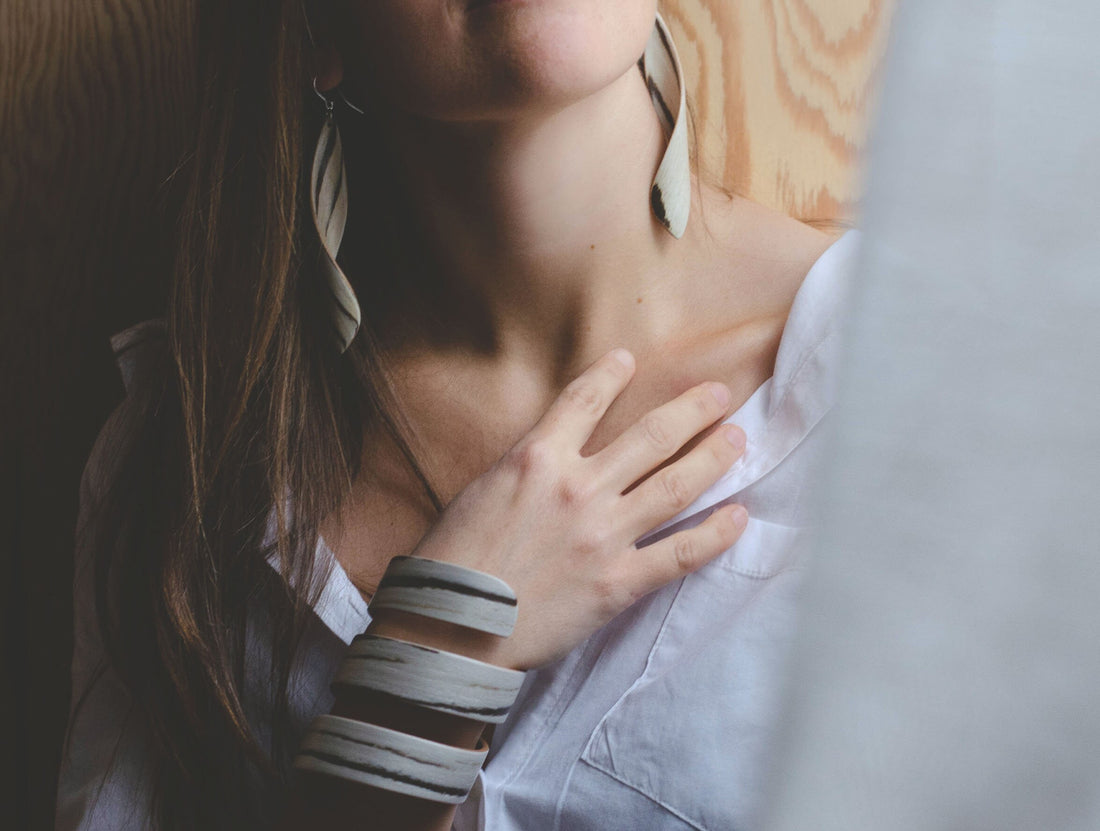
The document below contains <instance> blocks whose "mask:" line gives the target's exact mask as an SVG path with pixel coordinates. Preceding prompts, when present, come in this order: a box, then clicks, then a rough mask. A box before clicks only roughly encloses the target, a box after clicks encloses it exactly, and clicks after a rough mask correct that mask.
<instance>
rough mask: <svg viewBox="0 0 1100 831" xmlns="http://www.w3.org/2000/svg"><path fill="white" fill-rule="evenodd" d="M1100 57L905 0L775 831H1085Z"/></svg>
mask: <svg viewBox="0 0 1100 831" xmlns="http://www.w3.org/2000/svg"><path fill="white" fill-rule="evenodd" d="M1098 42H1100V3H1097V2H1096V0H1080V1H1079V2H1069V1H1068V0H1048V1H1046V2H1035V0H1027V2H1024V1H1023V0H1014V1H1013V2H974V1H973V0H951V1H950V2H948V0H909V2H907V3H906V2H905V0H902V5H901V8H900V9H899V13H898V16H897V17H896V23H895V29H894V43H893V46H892V53H891V56H890V58H889V61H888V67H887V72H886V79H885V88H884V92H883V96H882V99H881V101H882V103H881V108H880V114H879V121H878V129H877V132H876V134H875V142H874V147H875V149H874V151H873V153H872V160H871V162H872V163H871V172H870V187H869V194H868V199H867V203H866V209H865V216H864V219H863V221H862V223H861V224H862V225H863V227H864V229H865V234H864V240H863V242H864V246H865V247H864V250H863V254H862V257H861V262H860V265H859V269H858V275H857V280H856V283H855V286H856V287H855V290H854V292H853V298H852V300H853V307H852V309H853V311H852V317H851V322H850V324H849V331H848V338H847V361H846V365H845V375H844V379H843V383H842V389H843V391H844V392H843V399H842V400H843V403H842V404H841V407H840V409H839V410H838V411H837V412H836V413H835V415H834V424H833V426H834V430H835V432H834V436H835V440H834V442H833V445H832V450H831V453H830V456H829V462H828V464H827V465H826V473H825V475H824V481H823V482H822V483H821V488H820V489H821V493H822V496H821V502H822V509H823V515H824V519H825V528H826V531H825V534H824V537H823V539H822V542H821V547H820V549H819V550H818V551H816V552H815V555H816V562H815V564H814V566H813V568H812V570H811V573H810V575H809V578H808V581H807V584H806V611H805V613H804V615H803V618H802V629H801V634H800V641H799V643H798V644H797V646H796V649H795V655H794V664H793V667H792V669H793V673H794V674H793V678H792V683H791V693H790V700H789V702H788V703H789V709H788V714H787V717H786V719H785V725H784V730H785V736H784V743H783V747H782V752H781V753H780V758H779V762H778V764H777V766H776V770H775V777H774V782H775V788H774V792H773V794H772V796H773V800H772V802H773V810H772V812H771V815H770V819H769V821H768V822H767V823H765V825H764V827H765V828H766V829H767V831H811V829H812V831H832V830H833V829H837V831H840V829H843V830H844V831H879V830H880V829H882V830H883V831H909V829H921V831H929V830H930V829H944V831H946V829H952V831H956V830H957V831H984V830H985V829H990V830H992V829H996V830H997V831H1006V830H1007V829H1028V831H1055V829H1058V830H1059V831H1060V830H1061V829H1081V831H1085V830H1086V829H1087V831H1097V829H1100V208H1098V201H1100V58H1098Z"/></svg>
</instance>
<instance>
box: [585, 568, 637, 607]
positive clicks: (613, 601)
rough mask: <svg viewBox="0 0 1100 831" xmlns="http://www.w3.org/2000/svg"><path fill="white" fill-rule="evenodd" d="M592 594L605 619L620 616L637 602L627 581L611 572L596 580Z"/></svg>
mask: <svg viewBox="0 0 1100 831" xmlns="http://www.w3.org/2000/svg"><path fill="white" fill-rule="evenodd" d="M592 592H593V594H594V595H595V598H596V602H597V604H598V606H599V607H600V609H601V611H602V612H603V615H604V617H611V616H613V615H615V614H618V613H619V612H621V611H622V610H623V609H625V608H627V607H628V606H630V605H631V603H633V602H634V600H635V597H634V595H633V593H632V592H631V591H630V589H629V587H628V586H627V584H626V583H625V581H623V580H622V579H621V578H619V577H617V576H616V575H615V574H614V572H610V571H609V572H605V573H603V574H601V575H600V576H599V577H597V578H596V580H595V581H594V583H593V585H592Z"/></svg>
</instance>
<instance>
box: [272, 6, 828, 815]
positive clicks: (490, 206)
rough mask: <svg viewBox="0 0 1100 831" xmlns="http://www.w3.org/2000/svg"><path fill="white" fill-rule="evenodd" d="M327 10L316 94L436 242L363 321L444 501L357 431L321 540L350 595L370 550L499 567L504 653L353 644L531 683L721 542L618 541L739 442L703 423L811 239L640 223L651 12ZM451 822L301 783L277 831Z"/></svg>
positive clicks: (445, 727) (807, 258) (732, 430)
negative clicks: (523, 674)
mask: <svg viewBox="0 0 1100 831" xmlns="http://www.w3.org/2000/svg"><path fill="white" fill-rule="evenodd" d="M345 6H346V8H345V9H344V10H343V14H344V16H343V17H341V18H339V19H338V20H335V21H329V27H328V28H327V29H326V28H325V27H324V25H321V26H318V29H319V30H320V31H321V37H320V40H321V43H322V48H321V49H320V50H319V53H318V55H317V65H318V84H319V86H320V87H321V88H323V89H328V88H332V87H334V86H336V85H337V84H342V88H343V89H344V90H345V91H346V92H347V94H348V96H349V97H351V98H353V99H354V100H356V101H358V102H360V103H361V104H362V105H364V106H366V107H367V108H369V110H370V112H371V114H372V117H374V119H375V121H376V123H377V124H378V125H379V127H378V129H380V130H381V131H382V132H383V133H384V135H385V137H386V139H387V140H388V141H389V142H390V147H391V152H392V154H393V155H392V158H391V159H388V162H389V163H391V164H392V165H393V166H394V167H396V168H398V169H401V170H402V171H403V172H404V173H405V174H406V175H405V176H404V177H403V179H402V187H403V188H404V189H405V191H406V195H407V197H408V201H409V204H410V205H411V207H412V210H413V211H414V213H415V214H416V216H417V217H418V219H419V222H418V223H417V224H416V228H417V229H418V230H417V231H416V234H417V235H418V238H417V239H415V240H410V241H409V242H410V243H415V244H416V245H418V246H419V247H422V248H423V249H424V250H429V251H431V252H432V262H433V268H432V269H431V270H430V273H429V274H428V276H427V277H423V278H422V279H423V280H424V285H423V286H422V289H421V290H419V291H417V292H410V293H408V294H401V293H397V294H394V295H392V296H390V297H388V299H387V300H386V302H385V303H383V304H381V305H380V308H378V309H376V310H375V314H377V315H378V317H379V319H382V320H390V319H393V320H401V321H402V327H401V331H400V333H393V334H392V336H391V333H385V332H384V333H383V338H382V340H383V346H384V348H385V351H386V361H387V366H388V367H390V370H391V374H392V375H393V378H394V382H395V392H396V393H397V396H398V399H399V401H400V403H401V408H402V411H403V412H404V413H405V415H406V417H407V418H408V421H409V422H410V424H411V426H412V428H413V430H414V431H415V434H416V445H415V449H416V450H417V452H418V455H419V456H420V458H422V459H423V460H425V461H426V462H429V464H428V470H427V472H428V474H429V476H430V477H431V478H432V481H433V484H435V485H436V487H437V488H438V489H439V491H440V495H441V496H442V498H443V499H444V501H445V504H447V505H448V507H447V510H446V511H445V512H444V514H443V516H442V517H436V516H435V514H434V512H432V511H430V510H429V508H428V506H426V503H425V500H424V499H423V498H422V497H420V496H419V495H418V492H417V488H416V486H415V484H414V483H413V482H412V481H411V479H410V477H409V475H408V474H407V473H406V472H405V471H404V470H403V467H402V464H401V462H400V459H399V458H398V457H397V455H396V453H395V451H394V450H393V448H392V447H390V446H389V445H388V444H387V443H386V442H385V441H383V440H382V439H381V437H377V436H372V435H367V436H366V437H365V439H366V440H365V447H364V464H363V471H364V472H363V474H362V475H361V476H360V478H359V480H358V481H357V482H356V483H355V484H354V488H353V493H352V495H351V498H350V499H349V500H348V502H347V503H346V505H345V506H344V507H343V508H342V510H341V511H340V512H339V514H338V515H334V516H333V517H330V518H329V520H328V521H326V523H325V524H324V526H323V528H322V533H323V535H324V537H325V540H326V542H327V543H328V544H329V546H330V547H331V548H333V550H334V551H335V552H336V555H337V558H338V559H339V561H340V562H341V564H342V565H343V566H344V568H345V570H347V572H348V573H349V575H350V576H351V577H352V579H353V581H354V582H355V583H356V585H357V586H359V588H360V590H361V591H362V592H363V593H364V594H365V595H369V594H370V593H371V592H372V591H373V588H374V586H376V585H377V582H378V580H379V578H380V577H381V575H382V573H383V572H384V570H385V567H386V564H387V563H388V562H389V560H390V558H391V557H393V556H395V555H397V554H408V553H416V554H417V555H418V556H425V557H433V558H436V559H443V560H450V561H453V562H458V563H461V564H463V565H468V566H471V567H473V568H479V569H481V570H483V571H487V572H490V573H493V574H497V575H498V576H500V577H502V578H503V579H505V580H506V581H507V582H508V583H509V584H510V585H512V587H513V588H514V589H515V590H516V593H517V596H518V597H519V609H520V621H519V624H518V626H517V629H516V632H515V633H514V634H513V635H512V636H511V637H510V638H507V639H500V638H493V637H492V636H478V635H475V634H473V633H471V632H469V631H467V630H462V629H460V628H459V627H447V626H444V625H441V624H439V623H438V622H430V621H426V620H424V619H419V618H416V617H415V616H411V615H405V616H400V615H391V616H389V617H386V618H381V619H379V620H377V621H375V622H374V623H372V627H371V629H372V631H375V632H378V633H384V634H390V635H393V636H396V637H401V638H403V639H406V640H414V641H418V642H422V643H428V644H432V645H436V646H441V647H443V648H446V649H450V650H452V651H456V652H463V653H465V654H468V655H472V656H475V657H479V658H481V659H482V660H489V661H493V662H496V663H499V664H502V665H507V666H513V667H520V668H529V667H535V666H539V665H541V664H543V663H546V662H547V661H549V660H552V659H553V658H555V657H558V656H560V655H561V654H564V653H565V652H567V651H568V650H569V649H570V648H572V647H573V646H574V645H575V644H576V643H578V642H579V641H580V640H582V639H583V638H584V637H586V636H587V635H588V634H590V633H591V632H592V631H593V630H594V629H595V628H597V627H598V626H600V625H602V624H603V623H605V622H606V621H607V620H609V619H610V618H611V617H613V616H614V615H615V614H616V613H617V612H619V611H621V610H622V609H624V608H625V607H626V606H627V605H629V604H630V603H631V602H633V601H634V600H635V599H637V598H638V597H640V596H642V595H644V594H645V593H647V592H648V591H651V590H653V589H655V588H657V587H658V586H660V585H662V584H663V583H665V582H667V581H669V580H672V579H675V578H677V577H680V576H682V575H683V574H685V573H687V572H688V571H691V570H694V569H696V568H698V567H700V566H701V565H703V564H705V563H706V562H707V561H709V559H712V558H713V557H714V556H717V555H718V554H719V553H720V552H721V551H723V550H725V549H726V548H728V547H729V546H730V545H732V544H733V543H734V542H735V541H736V539H737V537H738V536H739V534H740V533H741V531H742V530H743V528H744V523H745V514H744V511H743V509H740V510H737V509H727V510H723V511H719V512H716V513H715V514H714V515H712V517H711V518H710V519H708V520H707V522H705V523H703V524H702V525H701V526H699V527H698V528H697V529H694V530H693V531H690V532H681V533H680V534H676V535H673V536H671V537H669V538H667V539H666V540H663V541H661V542H660V543H658V544H655V545H652V546H647V547H646V548H644V549H635V548H634V547H633V541H634V540H635V539H637V538H638V537H640V536H642V535H643V534H644V532H645V531H647V530H648V529H650V528H652V527H653V526H655V525H656V524H658V523H659V522H661V521H663V520H664V519H666V518H668V517H671V516H673V515H674V514H676V513H677V512H678V511H679V510H680V509H682V508H683V507H686V505H687V504H688V503H689V502H690V501H691V500H692V499H694V498H695V496H697V495H698V494H699V493H701V492H702V491H703V490H704V489H705V488H706V487H707V486H708V485H710V484H711V483H712V482H714V481H715V480H716V479H717V478H718V477H719V476H720V475H721V474H722V473H723V472H724V471H725V470H726V469H728V467H729V466H730V465H731V464H732V463H733V462H734V461H735V460H736V458H737V457H738V456H739V455H740V453H741V452H743V447H744V441H745V437H744V434H743V433H742V432H741V430H740V429H739V428H736V427H722V428H720V429H718V428H717V425H718V424H719V423H720V422H721V421H722V420H723V419H724V418H725V417H726V416H727V415H729V414H730V413H731V412H733V411H734V410H735V409H736V408H737V407H739V406H740V405H741V404H742V403H743V402H744V401H745V400H746V399H747V398H748V397H749V396H750V395H751V394H752V392H753V391H754V390H755V389H756V388H757V387H759V385H760V384H761V383H763V382H764V381H765V380H766V379H767V378H768V377H769V376H770V375H771V373H772V370H773V368H774V363H775V355H776V351H777V348H778V344H779V339H780V337H781V335H782V329H783V325H784V323H785V321H786V318H787V314H788V312H789V309H790V305H791V302H792V300H793V297H794V295H795V292H796V291H797V290H798V287H799V285H800V284H801V281H802V279H803V277H804V276H805V274H806V272H807V270H808V269H809V267H810V266H811V265H812V263H813V262H814V261H815V260H816V259H817V258H818V256H819V255H820V254H821V252H822V251H823V250H824V249H825V248H826V247H827V246H828V245H829V243H830V242H831V241H832V240H831V238H829V237H828V236H826V235H824V234H822V233H820V232H818V231H816V230H814V229H811V228H809V227H808V226H805V225H803V224H802V223H799V222H796V221H795V220H792V219H790V218H788V217H786V216H784V215H781V214H777V213H774V212H772V211H770V210H767V209H765V208H763V207H761V206H759V205H756V204H754V203H752V202H750V201H748V200H744V199H737V198H732V199H731V198H729V197H728V196H727V195H725V194H723V193H720V192H718V191H716V190H713V189H711V188H708V187H706V186H698V185H697V187H696V188H695V189H694V193H693V204H692V220H691V221H690V222H689V223H688V230H687V233H686V234H685V236H684V238H683V239H681V240H675V239H673V238H672V237H671V236H670V235H669V234H668V233H667V232H666V231H665V230H664V228H662V227H661V226H660V225H659V224H658V223H657V221H656V220H655V219H654V217H653V216H652V213H651V211H650V208H649V196H648V195H649V188H650V185H651V182H652V179H653V176H654V173H655V171H656V168H657V165H658V164H659V162H660V159H661V156H662V154H663V152H664V146H665V144H664V142H665V139H664V136H663V134H662V130H661V127H660V124H659V122H658V120H657V117H656V115H655V113H654V111H653V108H652V105H651V104H650V101H649V97H648V93H647V91H646V89H645V84H644V81H643V79H642V77H641V75H640V73H639V72H638V71H637V69H636V67H635V63H636V61H637V58H638V56H639V55H640V54H641V53H642V51H643V49H644V46H645V43H646V40H647V38H648V37H649V33H650V31H651V28H652V25H653V19H654V16H655V12H656V8H655V4H654V2H653V1H652V0H607V2H601V3H598V4H597V3H591V2H590V0H502V2H496V3H489V4H481V5H471V3H470V0H348V2H347V3H346V4H345ZM428 45H430V48H428ZM348 152H349V154H353V153H354V148H349V151H348ZM348 233H349V235H354V234H355V233H356V231H355V229H354V228H349V232H348ZM453 297H461V298H462V302H461V303H455V302H450V301H447V302H444V301H443V300H442V299H441V298H453ZM421 321H424V323H423V325H422V326H420V325H418V322H421ZM426 321H430V324H429V323H427V322H426ZM615 347H618V348H619V349H620V350H622V349H623V348H625V350H627V351H625V352H623V351H619V352H614V353H612V352H611V350H612V349H613V348H615ZM563 388H564V391H563ZM550 552H552V554H551V553H550ZM335 711H336V712H338V713H342V714H346V715H350V716H352V717H355V718H361V719H363V720H367V721H374V722H375V723H380V724H388V725H391V726H395V727H397V728H398V729H404V730H408V731H409V732H414V733H418V734H420V735H426V736H429V737H431V738H436V739H438V740H442V741H450V742H453V743H457V744H464V745H466V746H470V747H473V746H474V744H476V741H477V739H478V737H479V736H480V735H481V733H482V729H483V725H481V724H479V723H476V722H464V721H463V720H460V719H453V718H450V717H445V716H438V714H433V715H425V713H424V711H418V712H410V711H408V710H403V709H402V708H401V707H399V706H397V705H394V704H393V703H387V702H379V701H377V700H371V699H370V698H368V697H359V698H350V699H349V698H347V697H345V698H343V699H341V700H338V702H337V706H336V708H335ZM452 813H453V812H452V811H451V810H449V809H446V808H445V807H441V806H435V805H428V804H424V803H421V802H418V801H416V800H409V799H406V798H401V797H395V796H393V795H390V794H386V793H384V792H380V791H375V790H373V789H370V788H363V787H359V786H350V785H345V784H343V783H339V782H332V781H315V782H313V783H312V784H311V785H310V788H309V789H308V790H307V792H305V793H303V794H302V795H301V799H300V801H299V804H298V808H297V813H296V815H295V816H294V817H290V818H288V823H289V827H333V828H339V827H350V825H347V823H349V822H350V821H353V820H354V819H355V818H362V817H363V816H371V817H372V820H374V822H375V827H379V828H386V827H394V828H397V827H400V828H405V829H417V828H441V829H444V828H449V827H450V818H451V816H452ZM387 817H389V819H386V818H387ZM387 823H389V824H387Z"/></svg>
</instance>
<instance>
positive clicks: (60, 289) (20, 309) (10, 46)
mask: <svg viewBox="0 0 1100 831" xmlns="http://www.w3.org/2000/svg"><path fill="white" fill-rule="evenodd" d="M190 32H191V11H190V5H189V0H187V2H181V0H0V280H2V288H0V296H2V301H0V338H2V341H0V370H2V371H0V379H2V390H3V391H2V393H0V424H2V427H3V429H2V431H0V474H2V476H3V486H4V497H3V498H2V499H0V539H2V540H3V543H2V544H3V545H4V547H5V549H6V550H5V552H4V553H5V554H7V555H8V556H7V557H5V560H4V562H5V580H4V583H3V587H2V589H0V590H2V592H3V595H2V600H0V602H2V604H3V609H2V615H3V618H2V620H3V623H2V630H3V631H2V640H3V649H4V656H3V660H4V664H3V666H4V676H5V678H6V679H9V681H10V682H12V681H13V682H14V683H5V684H3V685H0V689H2V692H0V695H3V696H5V698H11V699H12V700H11V701H4V702H3V703H2V704H3V712H4V713H5V719H4V722H3V727H2V728H0V729H2V731H3V734H2V735H0V747H2V752H3V754H4V756H5V758H4V760H3V761H4V762H5V763H7V764H5V765H4V768H5V770H8V771H11V775H5V776H4V777H0V827H4V828H28V829H34V828H52V827H53V801H54V790H55V781H56V775H57V764H58V760H59V758H60V751H61V740H62V736H63V731H64V726H65V721H66V716H67V706H68V696H69V676H68V665H69V657H70V654H71V627H72V612H71V585H72V547H73V531H74V525H75V517H76V504H77V484H78V481H79V477H80V472H81V469H82V466H83V463H84V459H85V458H86V457H87V455H88V452H89V450H90V447H91V442H92V440H93V438H94V436H95V434H96V432H97V431H98V429H99V427H100V425H101V424H102V422H103V420H104V419H105V417H106V415H107V413H108V412H109V411H110V409H111V408H112V407H113V405H114V404H115V403H116V401H117V398H118V396H119V394H120V390H119V385H118V380H117V374H116V373H115V371H114V368H113V365H112V360H111V356H110V354H109V349H108V346H107V341H106V338H107V335H108V334H109V333H110V332H111V331H113V330H115V329H118V328H121V327H122V326H125V325H127V324H128V323H130V322H132V321H133V320H134V319H137V318H140V317H142V316H148V315H149V314H152V313H155V310H156V309H157V308H158V307H159V299H160V297H161V295H162V292H163V287H164V276H165V275H166V274H167V264H168V263H169V262H170V248H171V244H170V239H171V229H172V220H171V216H170V214H171V211H170V209H169V207H168V205H169V204H170V200H169V199H168V198H167V194H166V191H165V189H164V187H163V183H164V182H165V180H166V179H167V177H168V176H169V174H170V173H171V171H172V169H173V167H174V165H175V164H176V161H177V159H178V158H179V155H180V151H181V148H182V147H183V146H184V140H185V137H186V135H187V129H188V124H189V123H190V120H191V117H190V112H191V111H192V109H193V104H192V99H193V97H194V96H193V89H194V77H193V76H194V67H193V61H191V60H190V58H189V54H190V50H191V46H190Z"/></svg>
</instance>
